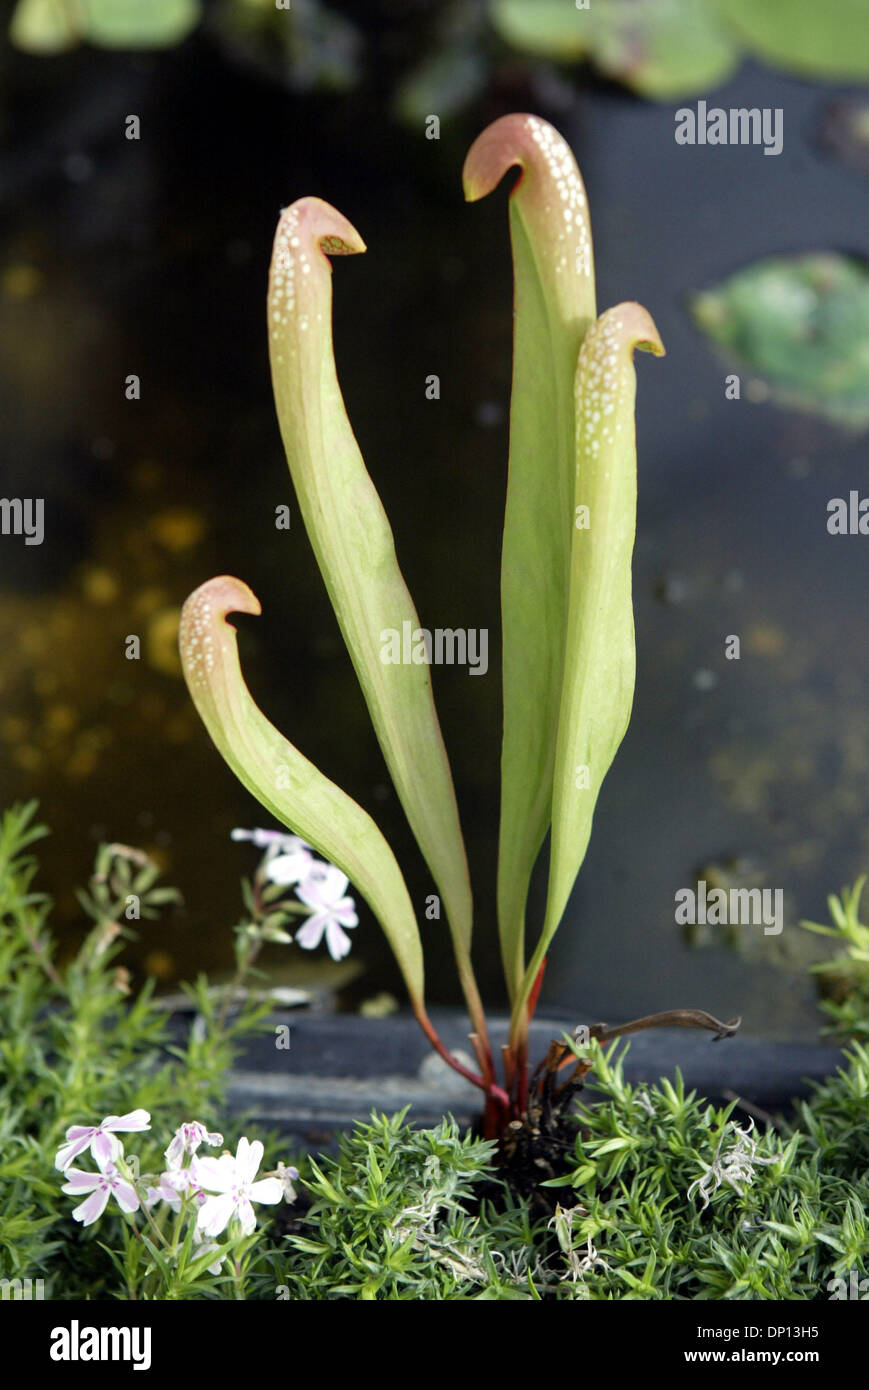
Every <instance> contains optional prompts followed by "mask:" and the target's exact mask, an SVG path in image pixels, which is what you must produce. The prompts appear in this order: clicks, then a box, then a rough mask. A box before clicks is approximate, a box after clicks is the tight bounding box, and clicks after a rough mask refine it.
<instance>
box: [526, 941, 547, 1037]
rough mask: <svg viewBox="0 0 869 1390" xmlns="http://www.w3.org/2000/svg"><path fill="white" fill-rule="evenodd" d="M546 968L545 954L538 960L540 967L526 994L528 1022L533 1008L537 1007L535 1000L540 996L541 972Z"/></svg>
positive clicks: (531, 1016) (532, 1015)
mask: <svg viewBox="0 0 869 1390" xmlns="http://www.w3.org/2000/svg"><path fill="white" fill-rule="evenodd" d="M545 969H546V956H544V957H543V959H542V961H541V962H540V969H539V970H538V971H537V979H536V980H535V981H534V984H533V985H532V986H531V993H530V994H529V996H528V1022H529V1023H530V1022H531V1020H532V1018H533V1017H534V1010H535V1009H536V1008H537V1001H538V999H539V998H540V990H541V988H542V986H543V972H544V971H545Z"/></svg>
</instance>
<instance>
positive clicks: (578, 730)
mask: <svg viewBox="0 0 869 1390" xmlns="http://www.w3.org/2000/svg"><path fill="white" fill-rule="evenodd" d="M637 347H642V348H645V349H647V350H648V351H650V352H653V353H655V354H656V355H660V354H661V353H663V351H664V349H663V346H662V344H661V340H660V338H659V337H658V331H657V329H656V328H655V325H654V323H653V322H652V319H651V318H650V316H649V314H648V313H647V312H646V310H645V309H643V308H642V307H641V306H640V305H639V304H619V305H617V306H616V308H614V309H608V310H607V311H606V313H605V314H602V315H601V317H600V318H599V319H598V320H597V323H596V324H595V325H594V327H593V328H592V329H591V330H590V332H589V333H588V335H587V336H586V338H585V341H584V342H583V344H582V348H581V350H580V354H579V365H578V368H577V372H576V469H575V474H574V493H573V499H572V501H573V506H572V510H571V520H572V523H573V525H572V538H573V543H572V546H571V554H570V597H569V605H568V617H567V636H566V641H565V659H564V683H563V688H562V691H561V703H560V709H559V714H558V747H557V752H556V760H555V777H554V782H553V795H552V837H551V846H550V861H549V887H548V892H547V899H546V918H545V921H544V924H543V930H542V932H541V934H540V939H539V941H538V943H537V947H536V950H535V952H534V955H533V957H532V959H531V962H530V964H529V967H528V970H527V973H526V975H525V979H524V981H523V984H522V988H521V990H520V991H519V993H518V995H517V998H516V1000H515V1003H514V1009H513V1019H512V1026H511V1035H512V1040H513V1042H514V1045H515V1044H516V1043H518V1042H519V1040H520V1039H521V1036H522V1030H523V1028H524V1026H525V1006H526V1003H527V1000H528V997H529V995H530V992H531V989H532V987H533V985H534V981H535V980H536V978H537V973H538V971H539V969H540V966H541V964H542V962H543V960H544V958H545V956H546V952H547V950H548V949H549V944H550V942H551V941H552V938H553V936H554V935H555V932H556V930H557V928H558V924H559V922H560V921H561V918H562V915H563V913H564V909H565V907H566V905H567V900H568V898H569V896H570V893H571V890H572V888H573V885H574V882H575V881H576V876H577V874H578V873H579V869H580V866H581V864H582V861H583V859H584V858H585V852H586V849H587V847H588V841H589V837H590V835H591V825H592V817H593V814H594V808H595V803H596V802H597V798H598V793H599V792H600V788H601V784H602V782H603V780H604V777H605V776H606V774H607V772H608V770H609V767H610V764H611V763H612V760H613V758H614V757H615V754H616V751H617V749H618V747H619V744H620V743H621V741H622V739H623V737H624V734H625V730H626V729H627V727H628V720H629V718H630V713H631V704H632V702H633V695H634V677H635V664H636V657H635V650H634V613H633V603H632V599H631V555H632V552H633V545H634V531H635V529H636V498H637V451H636V437H635V430H634V401H635V397H636V372H635V370H634V365H633V351H634V349H635V348H637Z"/></svg>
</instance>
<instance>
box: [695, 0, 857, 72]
mask: <svg viewBox="0 0 869 1390" xmlns="http://www.w3.org/2000/svg"><path fill="white" fill-rule="evenodd" d="M718 3H719V4H720V5H721V9H722V11H723V13H724V14H725V15H726V17H727V18H728V19H729V20H730V21H731V23H732V24H733V26H734V28H735V30H736V33H737V36H738V38H739V40H740V41H741V43H742V44H743V45H744V47H745V48H747V49H748V50H749V51H750V52H751V53H753V54H754V55H756V56H757V57H759V58H762V59H764V61H765V62H768V63H772V64H774V65H776V66H779V67H783V68H790V69H792V70H794V71H795V72H801V73H806V74H808V75H809V76H812V77H826V78H842V79H847V78H860V79H865V78H869V5H867V3H866V0H823V4H819V3H818V0H718Z"/></svg>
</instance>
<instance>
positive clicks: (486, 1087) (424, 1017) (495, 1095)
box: [414, 1004, 510, 1110]
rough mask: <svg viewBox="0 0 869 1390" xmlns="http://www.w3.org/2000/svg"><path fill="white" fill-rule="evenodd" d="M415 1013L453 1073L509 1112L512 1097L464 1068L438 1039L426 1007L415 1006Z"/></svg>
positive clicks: (421, 1026) (492, 1083) (433, 1045)
mask: <svg viewBox="0 0 869 1390" xmlns="http://www.w3.org/2000/svg"><path fill="white" fill-rule="evenodd" d="M414 1013H415V1015H416V1020H417V1023H418V1024H419V1026H420V1028H421V1029H422V1031H423V1032H424V1033H425V1035H426V1037H427V1038H428V1040H429V1042H430V1043H431V1045H432V1047H433V1048H434V1050H435V1052H436V1053H437V1054H438V1056H439V1057H443V1059H444V1061H445V1062H447V1063H448V1064H449V1065H450V1066H451V1067H452V1068H453V1071H457V1072H458V1073H459V1075H460V1076H463V1077H464V1078H465V1080H466V1081H470V1082H471V1084H472V1085H474V1086H479V1088H480V1090H481V1091H485V1093H486V1095H487V1097H489V1098H491V1099H492V1100H493V1101H497V1103H498V1104H499V1105H501V1106H503V1107H504V1109H505V1110H509V1108H510V1097H509V1096H508V1095H507V1092H506V1091H504V1090H502V1089H501V1087H500V1086H497V1085H496V1084H495V1082H494V1081H488V1082H487V1081H486V1080H485V1079H484V1078H483V1077H482V1076H477V1075H476V1073H475V1072H472V1071H471V1070H470V1069H469V1068H468V1067H466V1066H464V1064H463V1063H462V1062H460V1061H459V1060H458V1058H456V1057H454V1056H453V1054H452V1053H451V1052H450V1050H449V1048H448V1047H446V1045H445V1044H444V1043H443V1042H441V1040H440V1038H439V1037H438V1034H437V1031H436V1029H435V1026H434V1024H433V1023H432V1021H431V1019H430V1018H429V1016H428V1014H427V1013H426V1011H425V1008H424V1006H423V1005H422V1004H416V1005H414Z"/></svg>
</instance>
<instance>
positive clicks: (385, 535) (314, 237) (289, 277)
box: [268, 198, 485, 1036]
mask: <svg viewBox="0 0 869 1390" xmlns="http://www.w3.org/2000/svg"><path fill="white" fill-rule="evenodd" d="M364 250H365V245H364V243H363V241H362V239H361V238H360V236H359V234H358V232H357V231H356V230H355V228H353V227H352V226H351V225H350V223H349V222H348V221H347V219H346V218H345V217H342V215H341V213H339V212H337V211H336V210H335V208H333V207H330V206H329V204H328V203H324V202H322V201H321V200H320V199H319V198H302V199H300V200H299V201H298V202H296V203H293V204H292V206H291V207H289V208H286V209H285V210H284V212H283V213H282V215H281V219H280V222H279V224H278V229H277V232H276V234H275V242H274V250H273V253H272V262H271V271H270V276H269V292H268V328H269V349H270V357H271V368H272V384H273V386H274V393H275V404H276V406H277V413H278V421H279V423H280V428H281V436H282V439H283V442H284V448H285V450H286V454H287V462H288V463H289V467H290V473H291V475H292V479H293V484H294V486H295V489H296V495H297V497H298V500H299V506H300V508H301V512H302V517H303V519H304V522H305V527H306V529H307V532H308V536H309V538H310V541H311V545H312V547H313V550H314V554H315V556H316V558H317V563H318V565H319V568H320V573H321V574H322V576H323V579H324V581H325V584H326V588H327V590H328V592H329V597H330V599H331V601H332V606H333V608H334V610H335V614H336V616H337V618H338V622H339V624H340V626H341V631H342V633H343V634H344V640H345V642H346V644H347V649H348V651H349V653H350V656H351V658H352V661H353V665H354V667H355V669H356V674H357V676H358V678H359V683H360V685H361V686H362V691H363V694H364V695H365V699H366V702H367V704H368V709H369V713H370V715H371V720H372V723H373V725H374V729H375V732H376V734H377V738H378V740H379V742H380V746H381V748H382V750H383V755H384V757H385V759H386V762H387V765H388V767H389V771H390V773H391V775H392V780H393V782H394V784H395V788H396V791H397V792H398V795H399V798H400V800H401V804H402V806H403V807H404V810H405V814H406V815H407V818H408V821H409V823H410V826H411V829H412V830H413V833H414V835H415V837H416V840H417V843H418V844H419V846H420V849H421V850H422V852H423V855H424V856H425V859H426V861H427V863H428V865H429V868H430V869H431V872H432V874H433V876H434V879H435V882H436V884H437V886H438V889H439V891H440V893H441V896H442V897H443V900H444V904H445V906H446V911H447V915H448V917H449V922H450V930H451V932H452V937H453V944H454V949H455V952H456V958H457V963H458V968H459V974H460V976H461V978H462V983H463V986H464V988H465V992H466V997H467V999H468V1005H469V1008H470V1009H471V1014H472V1018H473V1020H474V1023H475V1026H476V1027H477V1031H478V1032H481V1035H483V1036H484V1035H485V1026H484V1023H483V1014H482V1006H481V1004H480V1001H479V997H478V995H477V993H476V986H475V985H474V982H473V975H472V972H471V968H470V942H471V922H472V903H471V888H470V882H469V878H468V867H467V861H466V858H465V849H464V843H463V840H462V833H461V828H460V826H459V816H458V810H457V808H456V798H455V792H454V790H453V782H452V776H451V774H450V768H449V763H448V761H447V755H446V751H445V749H444V745H443V739H442V737H441V731H440V726H439V724H438V719H437V715H436V713H435V707H434V700H433V698H432V689H431V679H430V674H429V667H428V665H427V664H425V663H424V662H419V663H418V664H417V663H416V662H407V663H404V662H398V663H395V664H391V663H388V662H385V661H384V659H383V658H384V653H385V651H386V646H385V642H386V637H385V635H386V634H388V633H390V632H395V633H399V634H403V633H405V632H408V633H409V634H411V635H412V634H413V633H416V632H417V631H418V630H419V626H420V625H419V618H418V617H417V613H416V609H415V608H414V605H413V601H412V599H411V597H410V594H409V593H408V590H407V586H406V584H405V582H404V579H403V577H402V574H401V571H400V569H399V567H398V560H397V559H396V555H395V543H394V540H393V535H392V530H391V528H390V525H389V521H388V520H387V517H386V513H385V512H384V510H383V506H382V503H381V501H380V498H379V497H378V495H377V492H376V490H375V487H374V484H373V483H372V481H371V478H370V477H369V476H368V473H367V471H366V468H365V463H364V461H363V459H362V455H361V454H360V452H359V446H358V444H357V443H356V439H355V437H354V435H353V431H352V429H351V426H350V422H349V420H348V418H347V413H346V411H345V408H344V400H343V398H342V395H341V388H340V386H339V384H338V377H337V373H336V370H335V358H334V352H333V347H332V274H331V271H332V267H331V264H330V262H329V260H328V256H329V255H342V254H351V253H353V252H356V251H364ZM384 394H385V395H387V394H388V387H387V386H386V385H384Z"/></svg>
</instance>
